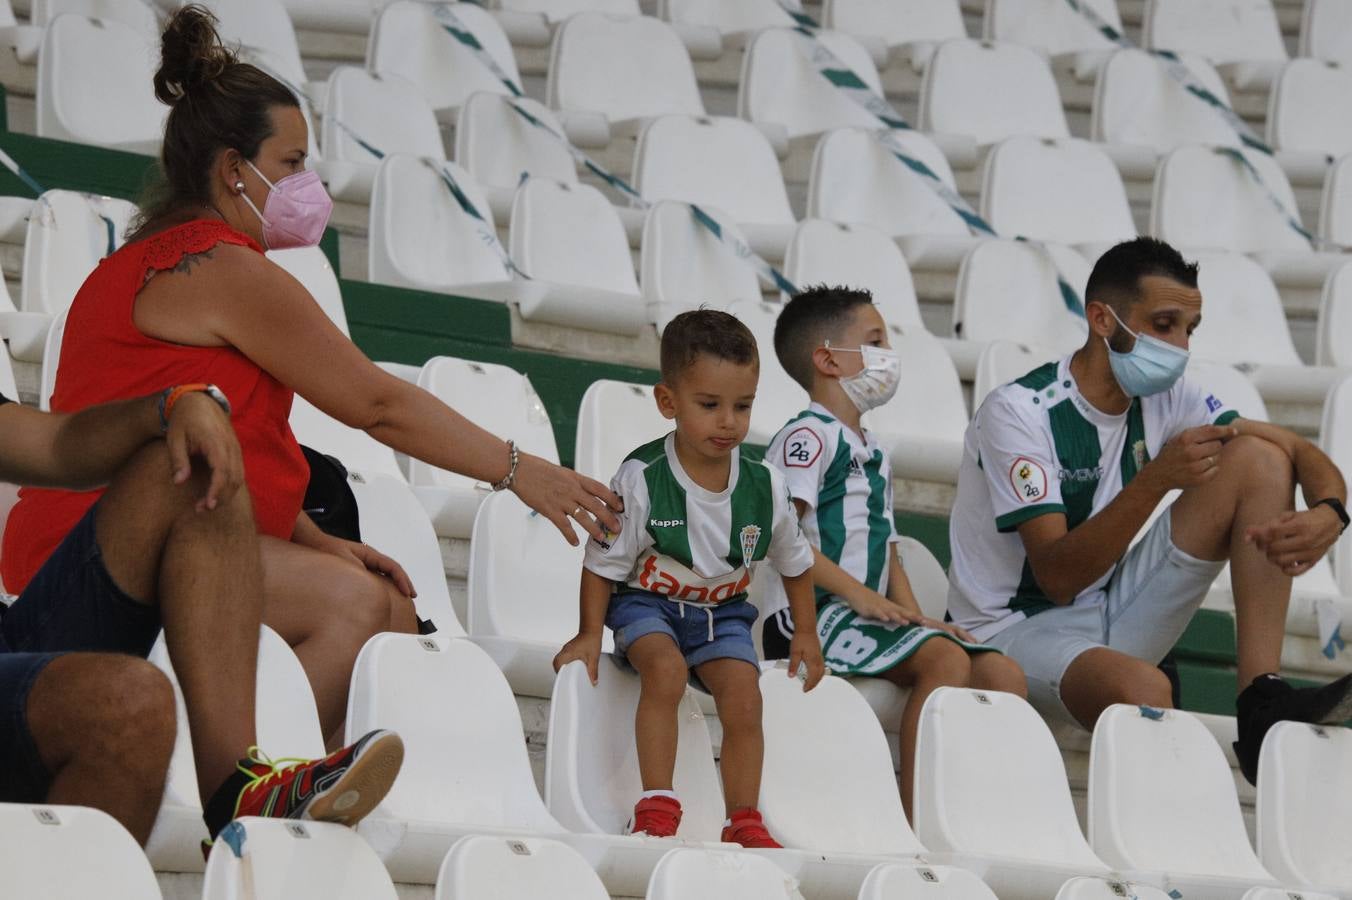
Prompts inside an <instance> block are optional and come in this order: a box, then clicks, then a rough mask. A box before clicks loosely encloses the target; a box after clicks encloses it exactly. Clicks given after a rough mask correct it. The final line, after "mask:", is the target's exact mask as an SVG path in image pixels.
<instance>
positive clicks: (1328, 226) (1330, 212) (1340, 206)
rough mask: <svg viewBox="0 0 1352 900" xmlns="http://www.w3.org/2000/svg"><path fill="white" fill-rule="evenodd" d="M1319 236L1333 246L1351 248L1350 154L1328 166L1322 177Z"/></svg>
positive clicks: (1351, 156) (1351, 198) (1351, 155)
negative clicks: (1338, 245) (1331, 242)
mask: <svg viewBox="0 0 1352 900" xmlns="http://www.w3.org/2000/svg"><path fill="white" fill-rule="evenodd" d="M1319 234H1320V235H1321V236H1322V237H1323V238H1324V239H1325V240H1329V241H1333V242H1334V243H1335V244H1341V245H1342V246H1344V247H1352V153H1349V154H1348V155H1347V156H1344V157H1343V158H1342V159H1340V160H1338V161H1337V162H1336V163H1334V164H1333V165H1332V166H1330V167H1329V170H1328V173H1327V174H1326V175H1325V176H1324V198H1323V200H1322V201H1321V202H1320V205H1319Z"/></svg>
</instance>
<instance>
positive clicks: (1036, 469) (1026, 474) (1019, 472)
mask: <svg viewBox="0 0 1352 900" xmlns="http://www.w3.org/2000/svg"><path fill="white" fill-rule="evenodd" d="M1009 485H1010V487H1012V488H1013V489H1014V496H1015V497H1017V498H1018V500H1019V502H1020V503H1037V502H1039V501H1041V500H1042V499H1043V498H1044V497H1046V496H1047V472H1046V470H1045V469H1043V468H1042V466H1040V465H1038V464H1037V463H1035V462H1033V461H1032V460H1031V459H1029V458H1028V457H1026V456H1020V457H1019V458H1018V459H1016V460H1014V462H1013V464H1012V465H1010V467H1009Z"/></svg>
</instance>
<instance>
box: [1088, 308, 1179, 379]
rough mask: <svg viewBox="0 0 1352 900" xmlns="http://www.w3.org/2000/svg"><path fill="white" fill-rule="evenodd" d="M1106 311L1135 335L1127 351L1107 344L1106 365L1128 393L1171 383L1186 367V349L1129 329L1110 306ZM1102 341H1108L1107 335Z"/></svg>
mask: <svg viewBox="0 0 1352 900" xmlns="http://www.w3.org/2000/svg"><path fill="white" fill-rule="evenodd" d="M1108 312H1110V313H1112V314H1113V318H1114V319H1117V324H1118V325H1121V326H1122V330H1123V331H1125V332H1126V333H1127V334H1129V335H1131V336H1132V337H1134V338H1136V344H1135V346H1133V347H1132V348H1131V350H1129V351H1127V352H1126V353H1118V352H1117V351H1116V350H1114V349H1113V348H1112V346H1111V345H1108V365H1109V367H1111V368H1112V370H1113V377H1114V378H1116V379H1117V383H1118V385H1119V386H1120V387H1121V388H1122V391H1123V392H1124V393H1126V394H1127V395H1128V396H1131V397H1149V396H1151V395H1152V394H1159V393H1162V392H1164V391H1167V390H1169V388H1171V387H1173V386H1174V382H1176V381H1178V379H1179V377H1180V376H1181V375H1182V374H1183V370H1184V369H1186V368H1187V367H1188V351H1186V350H1182V349H1179V348H1178V347H1175V346H1174V345H1173V344H1169V343H1165V342H1164V341H1161V340H1160V339H1159V338H1154V337H1151V336H1150V335H1148V334H1138V333H1136V332H1134V331H1132V330H1131V329H1130V328H1128V327H1127V326H1126V323H1125V322H1123V321H1122V320H1121V319H1118V318H1117V313H1116V312H1113V308H1112V307H1111V306H1110V307H1108ZM1103 343H1104V344H1108V341H1107V339H1106V338H1105V339H1104V341H1103Z"/></svg>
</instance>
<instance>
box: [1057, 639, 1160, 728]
mask: <svg viewBox="0 0 1352 900" xmlns="http://www.w3.org/2000/svg"><path fill="white" fill-rule="evenodd" d="M1061 702H1062V703H1064V704H1065V706H1066V709H1067V710H1069V711H1070V714H1071V715H1072V716H1074V717H1075V721H1077V722H1079V723H1080V724H1081V725H1083V726H1084V727H1085V728H1087V729H1089V730H1091V731H1092V730H1093V728H1094V723H1095V722H1097V721H1098V717H1099V715H1100V714H1101V713H1102V712H1103V711H1104V710H1105V709H1107V708H1108V707H1110V706H1112V705H1113V704H1114V703H1128V704H1131V705H1132V706H1153V707H1156V708H1158V709H1168V708H1169V707H1171V706H1173V705H1174V702H1173V686H1172V685H1171V684H1170V683H1169V677H1168V676H1167V675H1165V674H1164V673H1163V672H1162V671H1160V669H1159V667H1158V666H1154V665H1151V664H1150V663H1148V662H1146V661H1145V660H1143V659H1137V658H1136V657H1134V656H1131V655H1129V654H1126V653H1122V652H1120V651H1117V650H1113V649H1111V648H1109V647H1095V648H1094V649H1092V650H1086V651H1085V652H1084V653H1081V654H1080V655H1079V656H1077V657H1075V660H1074V661H1073V662H1072V663H1071V664H1070V666H1069V667H1067V669H1066V674H1065V676H1064V677H1063V678H1062V679H1061Z"/></svg>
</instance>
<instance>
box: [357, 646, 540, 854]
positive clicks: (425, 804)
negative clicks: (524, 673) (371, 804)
mask: <svg viewBox="0 0 1352 900" xmlns="http://www.w3.org/2000/svg"><path fill="white" fill-rule="evenodd" d="M373 728H390V729H393V730H395V731H397V732H398V733H399V735H400V737H402V738H403V739H404V765H403V768H402V769H401V770H400V772H399V777H398V778H397V779H395V782H394V786H393V787H391V788H390V792H389V793H388V794H386V795H385V799H384V800H383V801H382V802H381V804H380V806H379V807H377V808H376V810H375V812H374V813H373V814H372V818H375V819H382V818H383V819H396V820H398V819H403V820H405V821H412V822H418V821H421V822H442V823H454V824H458V825H470V826H476V827H479V828H484V829H511V830H523V829H524V830H527V831H534V832H538V833H545V834H550V833H558V832H560V831H561V830H562V829H561V828H560V826H559V824H558V822H556V821H555V820H554V818H553V817H552V816H550V814H549V812H548V811H547V810H546V809H545V806H544V803H543V802H542V801H541V800H540V794H539V792H538V791H537V790H536V789H535V779H534V777H533V776H532V775H531V768H530V758H529V757H528V756H527V755H526V742H525V740H524V738H523V737H522V735H521V715H520V713H519V712H518V710H517V706H516V699H515V698H514V697H513V696H512V689H511V688H510V687H509V686H508V685H507V680H506V678H504V677H503V675H502V671H501V670H500V669H498V667H497V666H496V665H494V663H493V660H492V659H491V658H489V656H488V654H486V653H485V652H484V651H483V650H481V649H479V648H478V647H476V646H475V645H474V644H473V643H472V642H470V641H466V640H455V639H447V638H443V637H437V636H433V637H418V636H415V635H409V634H388V633H387V634H378V635H376V636H375V637H373V638H371V640H369V641H368V642H367V643H366V646H365V647H363V648H362V651H361V653H360V654H359V655H358V657H357V662H356V666H355V668H354V669H353V672H352V688H351V692H350V694H349V696H348V708H347V733H348V734H349V735H350V736H356V735H360V734H365V733H366V732H367V731H370V730H371V729H373Z"/></svg>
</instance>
